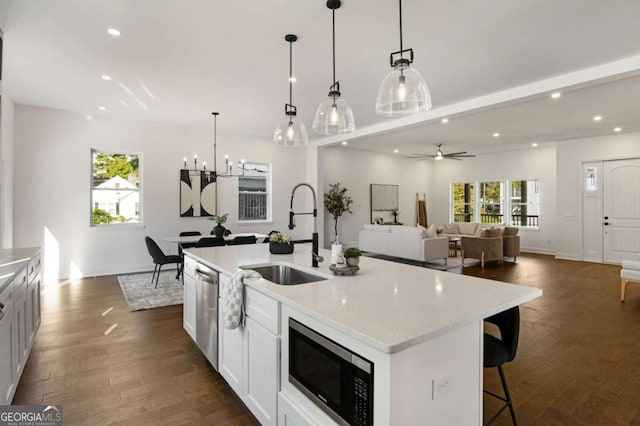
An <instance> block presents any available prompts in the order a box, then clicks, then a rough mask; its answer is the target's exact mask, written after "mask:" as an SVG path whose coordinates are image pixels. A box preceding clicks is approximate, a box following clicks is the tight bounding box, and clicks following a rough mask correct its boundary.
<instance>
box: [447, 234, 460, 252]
mask: <svg viewBox="0 0 640 426" xmlns="http://www.w3.org/2000/svg"><path fill="white" fill-rule="evenodd" d="M459 248H460V238H458V237H449V257H457V256H458V249H459Z"/></svg>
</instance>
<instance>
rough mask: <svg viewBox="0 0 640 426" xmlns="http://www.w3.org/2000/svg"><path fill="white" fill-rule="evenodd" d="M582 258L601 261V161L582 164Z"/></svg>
mask: <svg viewBox="0 0 640 426" xmlns="http://www.w3.org/2000/svg"><path fill="white" fill-rule="evenodd" d="M582 175H583V179H582V181H583V184H582V185H583V190H582V195H583V199H582V212H583V221H582V223H583V226H582V260H584V261H585V262H598V263H602V235H603V232H604V229H603V228H604V226H603V224H602V192H603V191H602V161H592V162H588V163H583V164H582Z"/></svg>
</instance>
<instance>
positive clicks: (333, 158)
mask: <svg viewBox="0 0 640 426" xmlns="http://www.w3.org/2000/svg"><path fill="white" fill-rule="evenodd" d="M323 151H324V158H323V161H324V163H323V170H324V176H323V187H324V190H323V191H322V193H323V194H324V193H325V192H328V191H329V185H330V184H334V183H336V182H340V184H341V185H342V186H344V187H346V188H347V189H348V192H347V194H348V195H350V196H351V198H353V205H352V206H351V211H352V212H353V213H352V214H349V213H347V214H345V215H343V216H342V217H341V218H340V219H339V220H338V234H339V236H340V242H341V243H342V244H344V245H347V246H357V245H358V234H359V233H360V231H361V230H362V225H363V224H365V223H370V220H371V210H370V209H371V200H370V185H371V184H372V183H375V184H387V185H398V186H399V188H398V189H399V201H400V210H399V216H398V221H399V222H402V223H404V224H405V225H411V226H415V224H416V193H419V194H420V198H422V196H423V194H426V197H427V214H428V217H429V223H432V220H431V217H432V216H431V214H432V211H431V207H432V206H431V205H430V204H429V200H430V199H431V191H432V185H431V174H432V173H431V162H430V161H415V160H409V159H406V158H404V157H400V156H396V155H387V154H377V153H370V152H364V151H357V150H351V149H344V148H340V147H337V148H333V147H330V148H324V150H323ZM322 199H323V198H322ZM322 208H323V210H324V206H323V207H322ZM333 237H334V226H333V217H332V216H331V215H330V214H329V213H328V212H326V211H325V214H324V244H325V246H329V245H331V242H332V241H333Z"/></svg>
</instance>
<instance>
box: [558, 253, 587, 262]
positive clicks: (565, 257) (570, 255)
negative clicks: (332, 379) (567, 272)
mask: <svg viewBox="0 0 640 426" xmlns="http://www.w3.org/2000/svg"><path fill="white" fill-rule="evenodd" d="M556 259H561V260H575V261H578V262H580V261H582V259H580V257H579V256H577V255H575V254H573V253H556Z"/></svg>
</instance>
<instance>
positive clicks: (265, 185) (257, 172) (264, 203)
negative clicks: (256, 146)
mask: <svg viewBox="0 0 640 426" xmlns="http://www.w3.org/2000/svg"><path fill="white" fill-rule="evenodd" d="M243 168H244V176H240V177H239V178H238V220H239V221H267V220H269V218H270V216H271V194H270V189H271V168H270V166H269V165H268V164H258V163H244V165H243Z"/></svg>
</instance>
